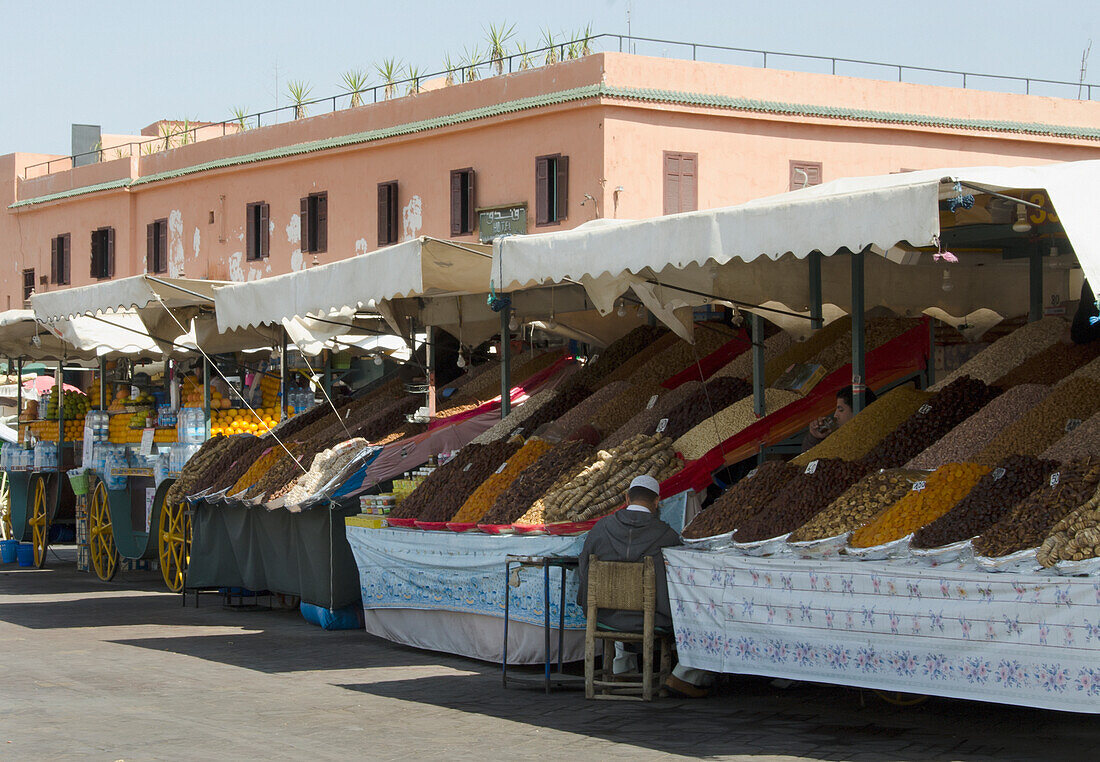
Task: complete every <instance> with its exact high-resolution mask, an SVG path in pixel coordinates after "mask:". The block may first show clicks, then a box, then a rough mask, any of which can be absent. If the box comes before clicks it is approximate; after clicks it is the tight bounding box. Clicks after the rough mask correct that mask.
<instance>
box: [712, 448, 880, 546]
mask: <svg viewBox="0 0 1100 762" xmlns="http://www.w3.org/2000/svg"><path fill="white" fill-rule="evenodd" d="M865 473H866V469H865V468H864V467H863V466H862V465H861V464H859V463H849V462H848V461H844V460H818V461H813V462H811V463H810V464H809V465H807V466H806V468H804V469H802V471H801V472H800V473H798V474H797V475H795V477H794V478H793V479H790V480H788V481H787V482H786V484H784V485H782V486H781V487H780V488H779V491H778V492H776V493H775V494H774V495H772V498H771V500H769V501H768V502H767V503H766V504H765V505H764V507H763V508H762V509H761V510H760V511H759V512H757V514H756V515H755V516H753V517H751V518H749V519H747V520H746V521H745V522H744V523H743V524H741V526H739V527H738V528H737V534H736V535H735V536H734V539H735V540H737V541H738V542H756V541H758V540H767V539H769V538H772V537H778V536H779V535H783V534H787V533H788V532H793V531H794V530H796V529H798V528H799V527H800V526H802V525H803V524H805V523H806V522H808V521H809V520H810V519H812V518H813V517H814V516H815V515H816V514H817V513H818V512H819V511H821V510H824V509H825V508H827V507H828V506H829V504H830V503H832V502H833V501H834V500H836V499H837V498H838V497H840V496H841V495H842V494H843V493H844V492H845V491H846V490H847V489H848V488H849V487H851V486H852V485H853V484H855V483H856V482H857V481H859V480H860V479H861V478H862V477H863V475H864V474H865Z"/></svg>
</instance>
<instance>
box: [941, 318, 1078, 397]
mask: <svg viewBox="0 0 1100 762" xmlns="http://www.w3.org/2000/svg"><path fill="white" fill-rule="evenodd" d="M1065 331H1066V321H1064V320H1062V319H1061V318H1059V317H1054V316H1048V317H1044V318H1043V319H1042V320H1039V321H1036V322H1034V323H1026V324H1024V325H1022V326H1021V327H1019V328H1017V329H1016V330H1015V331H1013V332H1012V333H1010V334H1008V335H1007V336H1002V337H1001V338H999V339H997V340H996V341H995V342H993V343H992V344H990V345H989V346H988V347H986V348H985V349H984V350H982V351H981V352H979V353H978V354H976V355H974V356H973V357H971V358H970V359H969V360H967V361H966V362H965V363H963V364H962V365H961V366H960V367H959V368H958V369H956V370H955V371H953V372H951V373H949V374H948V375H947V376H946V377H945V378H943V379H942V380H941V381H938V382H937V383H936V384H935V386H933V387H932V391H939V390H940V389H942V388H944V387H945V386H947V385H948V384H950V383H951V382H952V381H954V380H955V379H957V378H962V377H963V376H970V377H971V378H976V379H978V380H980V381H985V382H986V383H987V384H991V383H993V382H994V381H996V380H997V379H998V378H1000V377H1001V376H1003V375H1004V374H1005V373H1008V372H1009V371H1010V370H1012V369H1013V368H1015V367H1016V366H1017V365H1019V364H1020V363H1022V362H1023V361H1024V360H1026V359H1027V358H1029V357H1031V356H1032V355H1033V354H1035V353H1036V352H1041V351H1042V350H1044V349H1046V348H1047V347H1049V346H1050V345H1051V344H1053V343H1054V342H1056V341H1058V340H1059V339H1060V338H1061V337H1062V335H1063V334H1064V333H1065Z"/></svg>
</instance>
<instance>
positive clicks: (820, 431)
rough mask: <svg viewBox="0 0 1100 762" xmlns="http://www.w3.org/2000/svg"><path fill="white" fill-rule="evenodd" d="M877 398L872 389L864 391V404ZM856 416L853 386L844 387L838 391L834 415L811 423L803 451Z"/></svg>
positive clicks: (868, 403) (817, 443)
mask: <svg viewBox="0 0 1100 762" xmlns="http://www.w3.org/2000/svg"><path fill="white" fill-rule="evenodd" d="M876 399H878V398H877V397H876V396H875V393H874V392H873V391H871V390H870V389H868V390H867V391H865V392H864V393H863V404H864V406H867V405H870V404H871V403H872V402H874V401H875V400H876ZM854 416H855V410H854V409H853V402H852V387H850V386H846V387H844V388H843V389H839V390H838V391H837V393H836V409H835V410H833V413H832V415H827V416H825V417H824V418H818V419H817V420H816V421H814V422H813V423H811V424H810V430H809V431H807V432H806V436H805V438H804V439H803V440H802V452H806V451H807V450H809V449H811V448H813V447H816V446H817V445H819V444H821V443H822V442H823V441H825V437H827V436H829V435H830V434H832V433H833V432H834V431H836V430H837V429H839V428H840V427H841V426H843V425H844V424H846V423H847V422H848V421H850V420H852V418H853V417H854Z"/></svg>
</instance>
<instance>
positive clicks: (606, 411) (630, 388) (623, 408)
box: [590, 384, 665, 437]
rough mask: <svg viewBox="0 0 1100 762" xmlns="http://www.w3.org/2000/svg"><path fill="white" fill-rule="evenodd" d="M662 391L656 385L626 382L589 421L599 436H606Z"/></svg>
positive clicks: (662, 390)
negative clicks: (623, 387)
mask: <svg viewBox="0 0 1100 762" xmlns="http://www.w3.org/2000/svg"><path fill="white" fill-rule="evenodd" d="M605 388H606V387H605ZM664 391H665V390H664V389H663V388H661V387H660V386H657V385H652V386H649V385H647V386H636V385H634V384H628V385H627V387H626V388H625V389H623V391H621V392H620V393H619V394H617V395H615V398H614V399H612V400H611V401H610V402H607V403H605V404H604V405H603V406H602V407H601V408H600V409H599V411H598V412H597V413H596V414H595V415H593V416H592V419H591V421H590V423H591V425H592V427H593V428H594V429H595V430H596V431H598V432H600V436H601V437H606V436H608V435H609V434H612V433H613V432H615V431H616V430H617V429H618V428H619V427H620V426H622V425H623V424H624V423H626V422H627V421H629V420H630V419H631V418H633V417H634V415H635V414H636V413H638V412H639V411H640V410H642V409H643V408H645V406H646V405H647V404H648V403H649V400H650V399H652V398H653V395H654V394H656V395H658V399H660V395H661V393H663V392H664ZM654 404H656V403H654Z"/></svg>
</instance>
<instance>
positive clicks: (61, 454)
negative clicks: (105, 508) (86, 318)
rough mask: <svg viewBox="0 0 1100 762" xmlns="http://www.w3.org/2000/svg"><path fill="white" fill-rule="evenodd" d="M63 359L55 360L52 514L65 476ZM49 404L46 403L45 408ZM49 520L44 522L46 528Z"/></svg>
mask: <svg viewBox="0 0 1100 762" xmlns="http://www.w3.org/2000/svg"><path fill="white" fill-rule="evenodd" d="M64 368H65V360H64V358H62V359H61V360H58V361H57V380H56V381H55V382H54V383H55V384H56V385H57V497H56V499H55V500H54V515H55V516H56V515H57V514H58V513H60V512H61V493H62V492H63V491H64V490H62V488H61V480H62V479H64V478H65V370H64ZM48 407H49V405H48V404H47V408H48ZM48 528H49V522H48V521H47V522H46V529H48Z"/></svg>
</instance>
